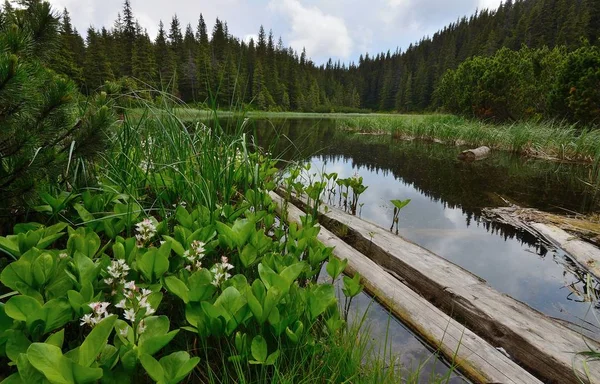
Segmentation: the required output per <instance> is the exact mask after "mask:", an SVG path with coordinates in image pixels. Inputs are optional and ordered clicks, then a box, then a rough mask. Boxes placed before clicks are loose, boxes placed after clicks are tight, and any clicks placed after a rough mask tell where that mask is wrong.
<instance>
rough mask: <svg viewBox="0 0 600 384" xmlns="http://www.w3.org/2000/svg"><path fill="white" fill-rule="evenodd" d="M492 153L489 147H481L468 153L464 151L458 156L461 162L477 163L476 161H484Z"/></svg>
mask: <svg viewBox="0 0 600 384" xmlns="http://www.w3.org/2000/svg"><path fill="white" fill-rule="evenodd" d="M491 152H492V151H491V150H490V149H489V148H488V147H479V148H475V149H469V150H467V151H462V152H461V153H459V154H458V159H459V160H464V161H475V160H483V159H485V158H486V157H488V156H489V155H490V153H491Z"/></svg>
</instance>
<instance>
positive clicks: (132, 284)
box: [125, 281, 135, 291]
mask: <svg viewBox="0 0 600 384" xmlns="http://www.w3.org/2000/svg"><path fill="white" fill-rule="evenodd" d="M125 289H128V290H130V291H135V281H129V282H127V283H125Z"/></svg>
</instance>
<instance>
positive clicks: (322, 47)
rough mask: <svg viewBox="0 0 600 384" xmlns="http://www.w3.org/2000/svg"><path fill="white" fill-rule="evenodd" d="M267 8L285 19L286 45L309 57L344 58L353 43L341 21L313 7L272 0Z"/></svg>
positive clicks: (295, 0) (284, 0) (348, 53)
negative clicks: (304, 51)
mask: <svg viewBox="0 0 600 384" xmlns="http://www.w3.org/2000/svg"><path fill="white" fill-rule="evenodd" d="M269 7H270V8H271V9H272V10H273V11H275V12H277V13H281V14H282V15H283V16H284V17H285V18H287V19H288V20H289V22H290V23H289V27H290V29H291V31H290V32H289V36H288V38H289V41H290V45H291V46H292V47H293V48H294V49H296V50H298V51H301V50H302V48H304V47H305V48H306V51H307V53H308V55H309V56H321V57H328V56H336V57H340V58H343V59H348V58H349V57H350V55H351V54H352V49H353V41H352V38H351V37H350V33H349V32H348V28H347V27H346V24H345V22H344V20H343V19H341V18H339V17H336V16H332V15H329V14H325V13H324V12H323V11H322V10H321V9H319V8H318V7H317V6H312V7H307V6H304V5H302V4H301V3H300V1H298V0H272V1H271V2H270V3H269Z"/></svg>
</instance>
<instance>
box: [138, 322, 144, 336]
mask: <svg viewBox="0 0 600 384" xmlns="http://www.w3.org/2000/svg"><path fill="white" fill-rule="evenodd" d="M145 331H146V322H145V321H144V320H142V321H140V323H139V324H138V328H137V332H138V334H140V335H141V334H142V333H144V332H145Z"/></svg>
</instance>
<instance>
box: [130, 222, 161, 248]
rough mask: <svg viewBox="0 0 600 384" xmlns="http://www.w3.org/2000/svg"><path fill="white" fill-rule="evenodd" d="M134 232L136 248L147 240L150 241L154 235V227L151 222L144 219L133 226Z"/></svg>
mask: <svg viewBox="0 0 600 384" xmlns="http://www.w3.org/2000/svg"><path fill="white" fill-rule="evenodd" d="M135 228H136V231H137V232H138V233H137V234H136V235H135V238H136V239H137V245H138V247H141V246H143V245H144V244H145V243H146V242H147V241H148V240H150V239H151V238H152V237H154V235H155V234H156V226H155V225H154V223H153V222H152V220H150V219H148V218H146V219H144V220H142V221H141V222H139V223H137V224H136V225H135Z"/></svg>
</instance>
